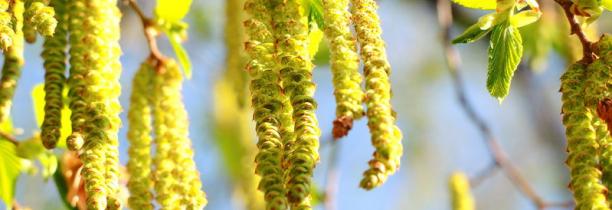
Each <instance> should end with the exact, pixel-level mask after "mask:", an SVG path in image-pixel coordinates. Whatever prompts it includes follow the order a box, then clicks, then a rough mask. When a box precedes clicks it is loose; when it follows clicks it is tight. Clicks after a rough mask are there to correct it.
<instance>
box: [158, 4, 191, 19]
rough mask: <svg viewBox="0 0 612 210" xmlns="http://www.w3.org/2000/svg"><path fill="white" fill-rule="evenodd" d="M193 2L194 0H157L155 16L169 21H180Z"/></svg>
mask: <svg viewBox="0 0 612 210" xmlns="http://www.w3.org/2000/svg"><path fill="white" fill-rule="evenodd" d="M191 2H192V0H157V6H156V7H155V17H157V18H158V19H164V20H166V21H169V22H177V21H180V20H181V19H183V18H184V17H185V16H186V15H187V12H188V11H189V7H191Z"/></svg>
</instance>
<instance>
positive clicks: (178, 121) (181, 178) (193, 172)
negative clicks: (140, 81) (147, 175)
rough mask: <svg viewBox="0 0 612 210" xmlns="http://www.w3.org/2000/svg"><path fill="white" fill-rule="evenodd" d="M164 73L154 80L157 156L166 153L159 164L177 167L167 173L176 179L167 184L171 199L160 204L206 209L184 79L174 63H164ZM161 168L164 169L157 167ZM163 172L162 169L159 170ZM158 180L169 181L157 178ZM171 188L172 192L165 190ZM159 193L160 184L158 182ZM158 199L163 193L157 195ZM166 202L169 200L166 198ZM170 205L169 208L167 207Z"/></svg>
mask: <svg viewBox="0 0 612 210" xmlns="http://www.w3.org/2000/svg"><path fill="white" fill-rule="evenodd" d="M163 65H164V66H163V69H161V71H160V72H161V73H160V74H158V75H156V77H155V78H154V85H155V87H154V90H155V96H154V101H153V104H154V109H153V112H154V113H153V115H154V126H155V127H154V128H155V143H156V144H157V149H158V150H157V152H158V154H159V152H160V150H161V151H163V152H164V153H165V154H164V156H165V157H164V158H165V159H163V160H161V158H158V156H156V157H155V159H157V161H156V162H158V163H161V164H173V165H174V166H173V167H172V168H171V170H167V169H164V171H163V172H164V173H166V174H167V173H168V172H169V173H170V174H168V175H170V176H173V180H169V181H170V184H169V186H168V183H166V182H165V181H168V180H164V186H163V187H164V189H162V190H164V191H163V193H164V196H168V198H169V199H167V200H165V201H164V202H162V201H160V200H159V199H158V201H160V205H161V207H162V209H175V208H177V207H180V208H181V209H202V208H204V206H205V205H206V203H207V201H206V195H205V194H204V192H203V191H202V190H201V188H202V183H201V182H200V174H199V172H198V170H197V168H196V165H195V162H194V161H193V150H192V149H191V140H190V139H189V120H188V119H187V112H186V110H185V107H184V105H183V103H182V95H181V86H182V81H183V77H182V75H181V71H180V69H179V67H178V65H177V64H176V63H175V62H174V60H167V61H164V63H163ZM156 166H157V167H159V166H160V165H158V164H156ZM156 170H159V168H156ZM155 177H156V178H158V179H159V178H161V179H166V178H164V177H160V176H158V174H155ZM165 187H169V188H165ZM156 190H157V180H156ZM157 193H158V196H159V195H160V194H161V193H162V192H161V191H157ZM163 199H165V198H163ZM166 204H168V205H166Z"/></svg>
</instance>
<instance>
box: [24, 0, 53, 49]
mask: <svg viewBox="0 0 612 210" xmlns="http://www.w3.org/2000/svg"><path fill="white" fill-rule="evenodd" d="M24 21H25V25H24V28H23V30H24V33H25V37H26V41H27V42H29V43H32V42H34V41H36V32H38V33H39V34H41V35H43V36H52V35H53V32H54V31H55V27H56V25H57V20H56V19H55V11H54V9H53V7H50V6H48V5H46V2H45V1H43V0H26V10H25V13H24Z"/></svg>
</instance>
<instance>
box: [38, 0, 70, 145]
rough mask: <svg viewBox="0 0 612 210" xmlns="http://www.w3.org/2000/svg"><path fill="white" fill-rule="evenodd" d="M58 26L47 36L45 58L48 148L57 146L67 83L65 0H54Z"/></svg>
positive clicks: (44, 125) (45, 140)
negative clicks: (53, 32) (52, 33)
mask: <svg viewBox="0 0 612 210" xmlns="http://www.w3.org/2000/svg"><path fill="white" fill-rule="evenodd" d="M50 5H51V6H53V7H54V8H55V11H56V12H55V18H56V19H57V22H58V24H57V27H56V28H55V34H54V35H53V36H52V37H46V38H45V42H44V44H43V52H42V54H41V55H42V57H43V59H44V67H45V109H44V110H45V116H44V120H43V123H42V126H41V134H40V137H41V139H42V142H43V145H44V146H45V147H46V148H47V149H51V148H54V147H55V145H56V144H57V142H58V140H59V138H60V131H61V128H62V122H61V119H62V109H63V108H64V97H63V90H64V84H65V83H66V76H65V73H66V53H67V52H66V49H67V41H68V31H67V29H68V22H67V21H68V16H67V14H66V1H64V0H52V1H51V3H50Z"/></svg>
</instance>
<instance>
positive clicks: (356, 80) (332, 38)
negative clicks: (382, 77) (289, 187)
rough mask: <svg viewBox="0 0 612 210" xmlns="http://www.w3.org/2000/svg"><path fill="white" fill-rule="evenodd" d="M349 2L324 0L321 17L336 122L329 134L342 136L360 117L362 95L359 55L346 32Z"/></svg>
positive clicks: (351, 37) (347, 0) (351, 35)
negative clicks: (330, 74) (327, 50)
mask: <svg viewBox="0 0 612 210" xmlns="http://www.w3.org/2000/svg"><path fill="white" fill-rule="evenodd" d="M349 2H350V1H349V0H324V1H323V17H324V20H325V23H326V27H325V37H326V38H327V41H328V42H329V46H330V51H331V71H332V74H333V75H332V76H333V84H334V89H335V90H334V95H335V96H336V120H334V124H333V125H334V127H333V135H334V138H336V139H338V138H341V137H343V136H346V135H347V134H348V132H349V130H350V129H351V128H352V127H353V120H356V119H359V118H361V117H362V116H363V114H364V111H363V106H362V105H361V104H362V102H363V97H364V93H363V91H362V90H361V81H362V78H361V75H360V74H359V71H358V70H359V55H358V54H357V45H356V43H355V38H354V37H353V33H352V32H351V29H350V24H351V21H350V18H351V14H350V13H349V12H348V6H349Z"/></svg>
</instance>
